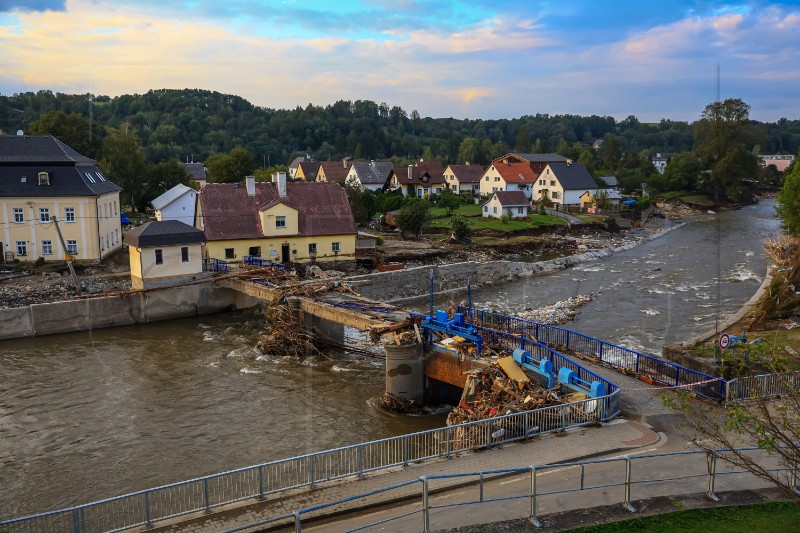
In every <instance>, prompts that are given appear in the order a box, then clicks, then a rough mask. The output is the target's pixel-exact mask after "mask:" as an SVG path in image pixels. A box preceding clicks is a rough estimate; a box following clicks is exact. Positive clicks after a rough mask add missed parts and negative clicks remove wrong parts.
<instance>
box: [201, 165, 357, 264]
mask: <svg viewBox="0 0 800 533" xmlns="http://www.w3.org/2000/svg"><path fill="white" fill-rule="evenodd" d="M198 198H199V200H198V212H197V224H196V225H197V227H198V228H199V229H201V230H203V231H204V233H205V235H206V245H205V247H204V254H205V257H207V258H215V259H225V260H227V261H234V262H237V261H241V260H242V258H243V257H244V256H245V255H251V256H256V257H262V258H264V259H269V260H272V261H276V262H280V263H288V262H296V263H304V262H322V261H342V260H351V261H352V260H354V259H355V249H356V224H355V221H354V220H353V213H352V211H351V210H350V203H349V202H348V200H347V192H346V191H345V190H344V189H343V188H342V187H341V186H340V185H339V184H338V183H330V182H328V183H318V182H304V181H294V182H290V183H287V181H286V174H285V173H279V174H274V175H273V181H272V183H257V182H256V180H255V178H254V177H252V176H248V177H247V178H245V183H212V184H209V185H206V186H205V187H203V189H202V190H201V192H200V194H199V196H198Z"/></svg>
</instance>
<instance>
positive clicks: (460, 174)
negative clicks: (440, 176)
mask: <svg viewBox="0 0 800 533" xmlns="http://www.w3.org/2000/svg"><path fill="white" fill-rule="evenodd" d="M482 177H483V167H482V166H481V165H476V164H474V163H473V164H470V163H466V164H464V165H448V166H447V168H446V169H444V181H445V185H446V186H447V187H449V188H450V190H451V191H453V192H454V193H455V194H461V193H462V192H471V193H479V192H480V189H481V178H482Z"/></svg>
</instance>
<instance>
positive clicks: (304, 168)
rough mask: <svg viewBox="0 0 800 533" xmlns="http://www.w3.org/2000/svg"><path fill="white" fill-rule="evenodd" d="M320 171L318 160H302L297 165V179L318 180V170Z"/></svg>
mask: <svg viewBox="0 0 800 533" xmlns="http://www.w3.org/2000/svg"><path fill="white" fill-rule="evenodd" d="M318 171H319V162H317V161H301V162H300V164H298V165H297V171H296V172H295V173H294V179H295V181H299V180H303V181H316V180H317V172H318Z"/></svg>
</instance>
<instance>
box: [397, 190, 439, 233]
mask: <svg viewBox="0 0 800 533" xmlns="http://www.w3.org/2000/svg"><path fill="white" fill-rule="evenodd" d="M430 217H431V215H430V204H429V203H428V201H427V200H425V199H423V198H409V199H408V200H406V202H405V204H404V205H403V207H402V208H401V209H400V212H399V213H398V214H397V226H398V227H399V228H400V235H401V236H402V237H403V238H405V237H406V236H407V235H409V234H411V235H413V236H414V238H415V239H417V238H419V235H420V233H422V229H423V228H424V227H425V226H427V225H428V223H429V222H430Z"/></svg>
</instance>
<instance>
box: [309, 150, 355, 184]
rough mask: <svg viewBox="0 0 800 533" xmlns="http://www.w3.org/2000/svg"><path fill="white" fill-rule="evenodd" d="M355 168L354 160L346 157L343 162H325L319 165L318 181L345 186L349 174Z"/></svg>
mask: <svg viewBox="0 0 800 533" xmlns="http://www.w3.org/2000/svg"><path fill="white" fill-rule="evenodd" d="M352 166H353V158H352V157H346V158H344V159H342V160H341V161H323V162H322V163H320V164H319V170H318V171H317V179H316V181H322V182H325V181H327V182H331V183H338V184H340V185H344V182H345V179H347V173H348V172H350V167H352Z"/></svg>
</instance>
